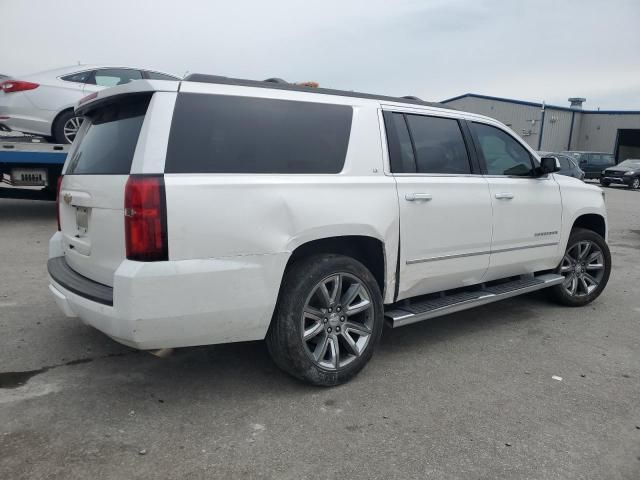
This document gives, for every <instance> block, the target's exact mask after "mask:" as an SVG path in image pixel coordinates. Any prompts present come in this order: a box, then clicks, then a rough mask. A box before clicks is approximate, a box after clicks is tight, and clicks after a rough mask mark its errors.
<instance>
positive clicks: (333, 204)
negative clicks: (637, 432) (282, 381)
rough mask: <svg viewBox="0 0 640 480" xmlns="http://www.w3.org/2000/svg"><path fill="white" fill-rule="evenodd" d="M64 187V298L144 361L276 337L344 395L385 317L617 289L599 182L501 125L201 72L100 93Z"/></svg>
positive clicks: (54, 258)
mask: <svg viewBox="0 0 640 480" xmlns="http://www.w3.org/2000/svg"><path fill="white" fill-rule="evenodd" d="M76 111H77V113H79V114H81V115H83V116H85V117H86V118H87V121H85V122H84V123H83V125H82V128H81V130H80V131H79V133H78V138H77V139H76V141H75V143H74V144H73V146H72V147H71V150H70V151H69V155H68V157H67V161H66V163H65V166H64V170H63V177H62V180H61V183H60V184H59V187H58V215H59V231H58V232H57V233H56V234H55V235H54V236H53V237H52V239H51V241H50V255H49V256H50V258H49V261H48V271H49V277H50V287H49V288H50V290H51V293H52V294H53V296H54V298H55V300H56V302H57V304H58V305H59V306H60V308H61V309H62V311H63V312H64V313H65V314H66V315H68V316H71V317H76V316H77V317H80V318H81V319H82V321H84V322H86V323H87V324H89V325H92V326H94V327H95V328H97V329H99V330H101V331H102V332H104V333H106V334H107V335H109V336H110V337H112V338H113V339H115V340H116V341H118V342H121V343H123V344H126V345H129V346H131V347H135V348H138V349H148V350H155V349H162V348H171V347H184V346H191V345H205V344H216V343H225V342H237V341H245V340H260V339H266V341H267V345H268V348H269V351H270V352H271V355H272V357H273V359H274V361H275V363H276V364H277V365H278V366H279V367H280V368H282V369H283V370H285V371H287V372H288V373H290V374H292V375H294V376H296V377H298V378H301V379H303V380H305V381H307V382H310V383H313V384H318V385H335V384H339V383H341V382H344V381H347V380H348V379H349V378H351V377H353V376H354V375H355V374H356V373H357V372H358V371H360V370H361V369H362V368H363V367H364V365H365V364H366V363H367V362H368V360H369V359H370V358H371V356H372V353H373V350H374V348H375V346H376V344H377V343H378V340H379V339H380V336H381V334H382V330H383V323H384V322H385V320H386V322H387V323H388V324H389V325H390V326H391V327H394V328H395V327H400V326H403V325H408V324H411V323H414V322H418V321H421V320H425V319H429V318H433V317H436V316H440V315H445V314H448V313H451V312H456V311H460V310H463V309H467V308H471V307H474V306H477V305H483V304H487V303H489V302H494V301H497V300H501V299H504V298H508V297H512V296H514V295H519V294H523V293H527V292H531V291H534V290H539V289H543V288H548V290H549V293H550V294H551V296H552V297H553V298H555V299H556V300H557V301H559V302H561V303H563V304H565V305H569V306H581V305H585V304H588V303H589V302H591V301H592V300H594V299H595V298H596V297H597V296H598V295H600V293H601V292H602V290H603V289H604V288H605V285H606V284H607V281H608V278H609V273H610V269H611V256H610V253H609V249H608V247H607V243H606V239H607V220H606V212H605V206H604V198H603V194H602V191H601V190H600V188H598V187H595V186H590V185H586V184H585V183H583V182H582V181H580V180H577V179H574V178H570V177H565V176H560V175H556V174H554V172H555V171H556V170H557V168H558V166H557V159H555V158H553V157H548V158H543V159H542V160H541V159H539V158H538V157H537V155H536V153H535V152H534V151H533V150H532V149H531V148H529V146H527V145H526V144H525V143H524V142H522V141H521V140H520V139H519V138H518V137H517V136H516V135H514V133H513V132H512V131H511V130H509V129H508V128H507V127H505V126H504V125H502V124H501V123H499V122H497V121H495V120H492V119H490V118H487V117H483V116H479V115H474V114H470V113H464V112H460V111H456V110H451V109H447V108H444V107H443V106H441V105H438V104H430V103H427V102H423V101H420V100H419V99H416V98H413V97H411V98H409V97H407V98H394V97H383V96H375V95H368V94H359V93H354V92H344V91H336V90H328V89H320V88H311V87H305V86H297V85H290V84H285V83H282V82H278V81H275V82H274V81H266V82H260V81H249V80H238V79H231V78H226V77H218V76H208V75H201V74H194V75H191V76H190V77H187V78H186V79H185V80H184V81H182V82H180V83H176V82H164V81H153V80H141V81H136V82H132V83H129V84H126V85H122V86H118V87H115V88H111V89H108V90H105V91H101V92H98V93H97V94H92V95H91V96H90V97H88V98H85V99H83V101H81V102H80V105H79V106H78V108H77V110H76Z"/></svg>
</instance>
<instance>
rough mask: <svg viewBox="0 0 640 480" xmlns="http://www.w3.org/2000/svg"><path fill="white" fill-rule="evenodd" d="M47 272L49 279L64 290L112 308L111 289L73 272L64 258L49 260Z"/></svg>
mask: <svg viewBox="0 0 640 480" xmlns="http://www.w3.org/2000/svg"><path fill="white" fill-rule="evenodd" d="M47 270H48V271H49V276H50V277H51V279H52V280H53V281H54V282H56V284H58V285H59V286H61V287H62V288H64V289H65V290H67V291H69V292H73V293H75V294H76V295H78V296H80V297H83V298H86V299H87V300H90V301H92V302H97V303H101V304H102V305H108V306H110V307H111V306H113V288H111V287H109V286H108V285H102V284H101V283H98V282H94V281H93V280H91V279H89V278H87V277H83V276H82V275H80V274H79V273H77V272H75V271H74V270H72V269H71V267H70V266H69V265H68V264H67V261H66V260H65V257H55V258H50V259H49V261H48V262H47Z"/></svg>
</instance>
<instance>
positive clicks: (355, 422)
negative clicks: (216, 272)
mask: <svg viewBox="0 0 640 480" xmlns="http://www.w3.org/2000/svg"><path fill="white" fill-rule="evenodd" d="M606 191H607V197H606V198H607V205H608V211H609V222H610V244H611V249H612V252H613V271H612V275H611V280H610V282H609V285H608V287H607V289H606V290H605V292H604V293H603V295H602V296H601V297H600V298H599V299H598V300H596V301H595V302H594V303H593V304H591V305H589V306H588V307H585V308H580V309H570V308H565V307H560V306H557V305H554V304H552V303H550V302H548V301H547V299H546V296H545V294H544V293H543V292H538V293H534V294H530V295H527V296H523V297H519V298H514V299H510V300H507V301H504V302H501V303H496V304H492V305H487V306H484V307H480V308H477V309H475V310H470V311H467V312H463V313H458V314H453V315H450V316H447V317H443V318H439V319H436V320H431V321H427V322H423V323H420V324H415V325H412V326H408V327H405V328H400V329H396V330H389V329H387V330H386V331H385V333H384V336H383V339H382V342H381V344H380V347H379V349H378V351H377V352H376V354H375V355H374V358H373V360H372V361H371V363H370V364H369V365H368V366H367V368H365V370H364V371H363V372H362V373H361V374H360V375H359V376H358V377H356V378H355V379H354V380H353V381H352V382H350V383H348V384H346V385H343V386H340V387H336V388H331V389H323V388H315V387H311V386H307V385H304V384H302V383H300V382H298V381H296V380H294V379H292V378H290V377H288V376H286V375H285V374H283V373H281V372H280V371H279V370H278V369H277V368H276V367H275V366H274V365H273V363H272V362H271V360H270V359H269V356H268V354H267V351H266V348H265V345H264V344H263V343H262V342H252V343H239V344H230V345H220V346H211V347H199V348H189V349H182V350H178V351H176V353H175V354H174V355H173V356H171V357H168V358H165V359H159V358H156V357H153V356H151V355H149V354H148V353H144V352H137V351H134V350H131V349H129V348H126V347H123V346H121V345H119V344H117V343H115V342H114V341H112V340H110V339H109V338H107V337H106V336H104V335H103V334H101V333H100V332H98V331H96V330H94V329H92V328H90V327H88V326H85V325H83V324H82V323H81V322H80V320H78V319H68V318H65V317H64V316H63V315H62V313H61V312H59V311H58V309H57V307H56V305H55V304H54V301H53V299H52V298H51V296H50V295H49V292H48V289H47V276H46V266H45V263H46V258H47V242H48V239H49V237H50V236H51V234H52V233H53V231H54V230H55V228H56V220H55V205H54V204H53V203H44V202H33V201H31V202H29V201H18V200H0V479H7V480H17V479H65V480H66V479H87V478H93V479H118V480H120V479H138V478H140V479H142V478H145V479H146V478H175V479H196V478H207V479H217V478H220V479H232V478H250V479H252V478H255V479H263V478H264V479H271V478H273V479H304V478H327V479H333V478H341V479H378V478H379V479H413V478H416V479H423V478H436V479H444V478H456V479H457V478H462V479H524V478H527V479H587V478H589V479H634V480H637V479H639V478H640V269H639V268H638V264H639V263H640V262H639V261H640V213H639V212H640V191H628V190H624V189H619V188H608V189H607V190H606ZM554 377H558V378H561V379H560V380H558V379H554Z"/></svg>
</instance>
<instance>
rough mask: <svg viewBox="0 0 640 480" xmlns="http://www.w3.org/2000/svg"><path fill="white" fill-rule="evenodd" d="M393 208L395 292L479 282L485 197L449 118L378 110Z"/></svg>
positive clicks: (486, 243)
mask: <svg viewBox="0 0 640 480" xmlns="http://www.w3.org/2000/svg"><path fill="white" fill-rule="evenodd" d="M385 123H386V126H387V136H388V141H389V153H390V157H391V158H390V160H391V162H390V163H391V171H392V174H393V175H394V177H395V179H396V185H397V190H398V202H399V209H400V276H399V282H400V283H399V287H398V300H400V299H403V298H408V297H413V296H417V295H423V294H426V293H432V292H437V291H442V290H447V289H451V288H457V287H461V286H465V285H473V284H477V283H480V282H481V281H482V277H483V275H484V274H485V272H486V270H487V267H488V266H489V250H490V244H491V200H490V197H489V187H488V184H487V181H486V179H485V178H484V177H483V176H482V175H479V172H478V171H475V169H474V168H473V167H472V163H471V162H470V155H469V151H470V149H469V148H468V146H467V144H466V143H465V140H464V137H463V134H462V130H461V125H460V123H459V122H458V120H456V119H453V118H445V117H437V116H426V115H416V114H403V113H397V112H396V113H391V112H385Z"/></svg>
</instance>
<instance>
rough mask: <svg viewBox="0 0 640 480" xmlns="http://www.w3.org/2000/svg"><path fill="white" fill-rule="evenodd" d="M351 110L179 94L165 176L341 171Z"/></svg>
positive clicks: (255, 99)
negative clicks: (166, 174) (175, 174)
mask: <svg viewBox="0 0 640 480" xmlns="http://www.w3.org/2000/svg"><path fill="white" fill-rule="evenodd" d="M351 117H352V108H351V107H349V106H344V105H330V104H321V103H311V102H298V101H289V100H274V99H265V98H253V97H237V96H227V95H203V94H193V93H181V94H179V95H178V100H177V102H176V107H175V111H174V114H173V123H172V126H171V134H170V136H169V146H168V149H167V160H166V164H165V172H166V173H339V172H340V171H341V170H342V167H343V166H344V160H345V156H346V153H347V146H348V144H349V133H350V130H351Z"/></svg>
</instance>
